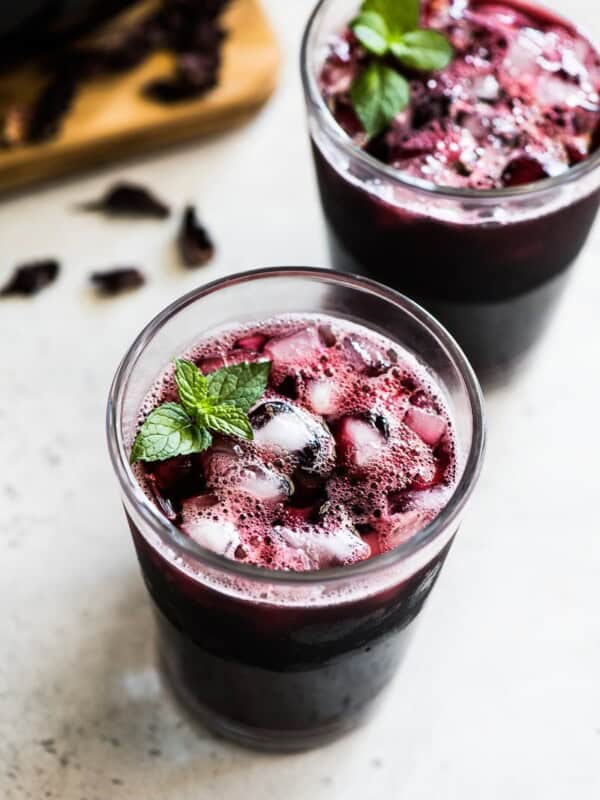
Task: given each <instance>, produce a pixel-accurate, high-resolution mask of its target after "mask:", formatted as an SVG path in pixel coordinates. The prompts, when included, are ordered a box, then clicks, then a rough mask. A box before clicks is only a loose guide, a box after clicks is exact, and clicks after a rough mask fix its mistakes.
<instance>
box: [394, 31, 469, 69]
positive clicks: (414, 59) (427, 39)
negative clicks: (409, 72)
mask: <svg viewBox="0 0 600 800" xmlns="http://www.w3.org/2000/svg"><path fill="white" fill-rule="evenodd" d="M390 50H391V51H392V53H393V54H394V55H395V56H396V58H397V59H398V60H399V61H401V62H402V63H403V64H406V66H407V67H412V68H413V69H420V70H424V71H426V72H429V71H431V70H435V69H444V67H447V66H448V64H449V63H450V62H451V61H452V56H453V54H454V50H453V49H452V45H451V44H450V42H449V41H448V40H447V39H446V37H445V36H442V34H441V33H438V32H437V31H432V30H429V29H428V30H416V31H409V32H408V33H404V34H402V36H401V37H400V38H399V39H397V40H395V41H392V42H390Z"/></svg>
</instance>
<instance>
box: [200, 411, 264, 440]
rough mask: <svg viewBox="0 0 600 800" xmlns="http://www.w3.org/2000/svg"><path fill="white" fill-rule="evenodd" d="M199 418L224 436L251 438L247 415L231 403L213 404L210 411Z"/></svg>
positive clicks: (251, 433) (252, 432) (250, 427)
mask: <svg viewBox="0 0 600 800" xmlns="http://www.w3.org/2000/svg"><path fill="white" fill-rule="evenodd" d="M199 420H200V421H201V423H202V424H203V425H206V427H207V428H210V429H211V430H213V431H217V433H224V434H225V435H226V436H238V437H239V438H240V439H253V438H254V431H253V430H252V425H251V424H250V420H249V419H248V417H247V415H246V414H245V413H244V412H243V411H242V410H241V409H239V408H236V407H235V406H233V405H229V404H223V405H218V406H214V407H213V408H212V409H210V411H206V412H203V413H201V414H200V415H199Z"/></svg>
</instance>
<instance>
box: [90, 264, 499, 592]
mask: <svg viewBox="0 0 600 800" xmlns="http://www.w3.org/2000/svg"><path fill="white" fill-rule="evenodd" d="M282 277H283V278H290V277H291V278H304V279H309V280H310V279H313V280H317V281H320V282H322V283H329V284H333V285H340V284H341V285H343V286H345V287H350V288H354V289H357V290H359V291H363V292H367V293H368V294H370V295H372V296H373V295H374V296H376V297H379V298H380V299H382V300H385V301H388V302H391V303H392V304H393V305H395V306H396V308H397V309H398V310H399V311H400V312H401V313H404V314H410V315H411V316H413V318H416V320H417V322H419V323H420V324H421V325H423V326H424V327H426V328H427V329H428V330H429V331H430V332H431V333H433V335H434V336H435V337H436V338H437V340H438V342H439V343H440V345H441V346H442V347H443V349H444V351H445V353H446V355H447V357H448V358H449V359H450V360H451V361H452V362H453V364H454V365H455V366H456V368H457V369H458V372H459V373H460V377H461V379H462V382H463V384H464V389H465V391H466V394H467V397H468V401H469V404H470V412H471V416H472V420H473V423H472V436H471V442H470V446H469V450H468V453H467V454H466V457H465V459H464V468H463V471H462V475H461V477H460V480H459V481H458V483H457V485H456V486H455V487H454V490H453V492H452V494H451V496H450V499H449V500H448V503H447V504H446V505H445V506H444V507H443V509H442V510H441V511H440V513H439V514H438V515H437V516H436V517H435V518H434V519H433V520H431V522H429V523H428V524H427V525H426V526H425V527H423V528H421V530H420V531H418V532H417V533H416V534H415V536H413V537H412V538H410V539H409V540H408V541H407V542H404V543H402V544H400V545H398V547H396V548H394V549H393V550H389V551H387V552H385V553H381V554H379V555H376V556H374V557H373V558H369V559H366V560H365V561H360V562H357V563H355V564H350V565H347V566H340V567H330V568H328V569H318V570H305V571H299V572H292V571H289V572H288V571H284V570H273V569H269V568H267V567H258V566H254V565H253V564H243V563H241V562H237V561H233V560H232V559H229V558H226V557H225V556H223V555H219V554H217V553H214V552H213V551H212V550H209V549H208V548H205V547H203V546H202V545H200V544H198V543H197V542H194V541H193V540H190V541H189V542H187V541H186V542H185V544H183V543H182V541H181V538H182V534H181V531H180V530H179V528H177V526H176V525H174V524H173V523H172V522H170V521H169V520H168V519H167V518H166V517H165V516H164V515H163V514H162V513H161V512H160V511H159V509H158V507H157V506H156V505H155V504H154V503H152V501H151V500H149V498H148V497H147V496H146V494H145V493H144V491H143V490H142V488H141V486H140V484H139V483H138V481H137V479H136V477H135V475H134V473H133V470H132V469H131V465H130V463H129V454H128V452H127V449H126V447H125V442H124V440H123V436H122V430H121V424H120V423H121V413H122V409H123V402H124V398H125V395H126V392H127V388H128V382H129V378H130V377H131V374H132V372H133V370H134V368H135V366H136V364H137V362H138V360H139V358H140V357H141V355H142V353H143V352H144V350H145V348H146V347H147V345H149V344H150V342H151V341H152V340H153V338H154V336H155V334H157V333H158V332H159V331H160V329H161V328H162V326H163V325H164V324H165V323H167V322H168V321H169V320H170V319H171V318H172V317H174V316H175V315H176V314H177V313H178V312H180V311H182V310H183V309H185V308H186V307H187V306H189V305H191V304H193V303H195V302H196V301H198V300H201V299H202V298H204V297H207V296H209V295H212V294H215V293H216V292H219V291H220V290H221V289H225V288H228V287H230V286H235V285H238V284H243V283H248V282H252V281H257V280H261V279H265V278H266V279H270V278H282ZM106 436H107V441H108V449H109V454H110V459H111V463H112V466H113V469H114V471H115V473H116V474H117V478H118V480H119V484H120V487H121V490H122V492H123V495H124V496H125V497H126V498H127V500H128V501H129V502H130V503H131V504H132V505H133V506H134V507H135V508H136V510H137V511H138V513H139V514H140V516H141V517H142V519H143V520H144V522H145V523H146V524H148V525H149V526H150V528H151V529H153V530H154V532H156V533H158V534H159V536H160V534H161V533H162V534H163V536H162V537H161V538H162V539H165V538H166V539H167V541H168V542H169V543H170V545H171V546H172V547H173V548H174V549H175V550H184V551H185V552H186V553H188V554H191V555H193V557H194V558H196V559H198V560H199V561H200V562H201V563H204V564H205V565H208V566H209V567H212V568H214V569H218V570H219V571H221V572H224V573H227V574H235V575H237V576H240V577H243V578H247V579H251V580H252V581H254V582H262V583H277V584H279V585H281V584H289V585H298V584H310V583H326V582H332V581H341V580H347V579H348V578H352V577H357V576H362V575H366V574H370V573H373V572H378V571H381V570H384V569H386V568H387V567H389V566H392V565H395V564H397V563H400V562H402V561H403V560H407V559H408V558H410V557H411V556H413V555H415V554H417V553H418V552H420V551H421V550H422V549H423V548H425V547H426V546H427V545H429V544H430V543H432V542H433V541H435V540H436V539H437V537H438V535H440V534H442V533H443V532H444V531H445V530H446V529H447V527H448V526H449V525H451V524H452V522H453V521H455V520H456V519H457V518H458V517H459V514H460V512H461V511H462V509H463V507H464V505H465V504H466V502H467V500H468V499H469V497H470V496H471V493H472V491H473V489H474V487H475V484H476V483H477V479H478V477H479V474H480V471H481V465H482V459H483V454H484V450H485V413H484V404H483V395H482V391H481V387H480V386H479V382H478V380H477V378H476V376H475V373H474V371H473V368H472V367H471V365H470V363H469V362H468V360H467V357H466V356H465V354H464V353H463V351H462V350H461V348H460V347H459V345H458V344H457V343H456V341H455V340H454V338H453V337H452V336H451V335H450V334H449V333H448V332H447V331H446V329H445V328H444V327H443V326H442V325H441V324H440V323H439V322H438V321H437V320H436V319H435V318H434V317H433V316H432V315H431V314H429V313H428V312H427V311H425V309H423V308H421V306H419V305H418V304H417V303H415V302H414V301H412V300H410V299H409V298H407V297H405V296H404V295H402V294H400V293H399V292H396V291H395V290H394V289H390V288H388V287H387V286H383V285H382V284H380V283H377V282H376V281H373V280H371V279H369V278H364V277H357V276H353V275H347V274H345V273H340V272H336V271H335V270H331V269H326V268H319V267H294V266H287V267H263V268H257V269H252V270H248V271H244V272H237V273H235V274H232V275H227V276H225V277H222V278H218V279H216V280H214V281H211V282H210V283H207V284H203V285H202V286H200V287H198V288H196V289H193V290H192V291H190V292H187V293H186V294H184V295H182V296H181V297H179V298H178V299H177V300H175V301H173V302H172V303H170V304H169V305H168V306H167V307H166V308H164V309H163V310H162V311H161V312H159V313H158V314H157V315H156V316H155V317H154V318H153V319H152V320H150V322H149V323H148V324H147V325H145V327H144V328H143V329H142V331H141V332H140V333H139V334H138V336H137V337H136V338H135V340H134V342H133V344H132V345H131V346H130V347H129V349H128V350H127V352H126V353H125V356H124V357H123V359H122V360H121V363H120V364H119V366H118V368H117V371H116V373H115V376H114V378H113V381H112V384H111V388H110V392H109V396H108V403H107V410H106Z"/></svg>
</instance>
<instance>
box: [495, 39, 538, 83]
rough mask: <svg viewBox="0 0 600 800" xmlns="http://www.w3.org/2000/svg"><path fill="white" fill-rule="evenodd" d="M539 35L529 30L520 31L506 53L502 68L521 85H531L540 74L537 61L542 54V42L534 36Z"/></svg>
mask: <svg viewBox="0 0 600 800" xmlns="http://www.w3.org/2000/svg"><path fill="white" fill-rule="evenodd" d="M539 33H540V32H539V31H534V30H532V29H531V28H525V29H523V30H521V31H520V32H519V34H518V36H517V37H516V38H515V39H514V40H513V42H512V43H511V45H510V47H509V48H508V50H507V52H506V56H505V59H504V68H505V69H506V71H507V72H508V73H509V75H511V76H512V77H513V78H516V79H517V80H519V81H521V82H522V83H533V81H534V80H535V76H536V75H538V74H539V72H540V68H539V66H538V63H537V60H538V58H539V56H540V55H541V54H542V42H541V41H540V38H539V36H535V35H534V34H539ZM542 36H543V34H542Z"/></svg>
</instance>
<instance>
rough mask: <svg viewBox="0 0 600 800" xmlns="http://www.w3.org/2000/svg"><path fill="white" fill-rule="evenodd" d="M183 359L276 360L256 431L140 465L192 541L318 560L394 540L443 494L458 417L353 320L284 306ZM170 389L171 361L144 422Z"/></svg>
mask: <svg viewBox="0 0 600 800" xmlns="http://www.w3.org/2000/svg"><path fill="white" fill-rule="evenodd" d="M183 357H185V358H188V359H190V360H193V361H194V362H195V363H196V364H197V365H198V366H199V368H200V369H201V370H202V371H203V372H205V373H208V372H210V371H212V370H214V369H218V368H219V367H221V366H224V365H227V364H232V363H239V361H240V360H243V361H255V360H260V359H268V360H269V361H271V371H270V378H269V386H268V388H267V390H266V392H265V394H264V396H263V397H262V398H261V400H260V401H259V402H258V403H257V404H256V405H255V407H254V408H252V409H251V410H250V420H251V422H252V426H253V429H254V437H255V438H254V441H252V442H246V441H241V440H237V439H233V438H228V437H223V436H215V437H214V442H213V445H212V446H211V447H210V448H209V449H208V450H206V451H204V452H203V453H200V454H197V455H193V456H179V457H177V458H174V459H168V460H167V461H164V462H158V463H149V464H146V465H142V464H137V465H136V466H135V471H136V475H137V477H138V480H139V481H140V483H141V485H142V486H143V487H144V488H145V490H146V492H147V493H148V496H149V497H151V498H152V499H153V501H154V502H156V503H157V505H158V506H159V508H160V509H161V510H162V511H163V513H165V515H166V516H168V517H169V519H171V521H173V522H174V523H175V524H176V525H177V526H178V527H179V528H180V529H181V531H183V533H184V534H185V535H187V536H189V537H190V539H192V540H193V541H195V542H196V543H198V544H200V545H202V546H204V547H207V548H208V549H210V550H212V551H213V552H216V553H219V554H220V555H223V556H225V557H227V558H231V559H235V560H238V561H240V562H243V563H249V564H254V565H257V566H263V567H268V568H270V569H278V570H309V569H323V568H327V567H333V566H340V565H346V564H352V563H355V562H358V561H362V560H364V559H367V558H369V557H372V556H374V555H377V554H379V553H382V552H385V551H386V550H390V549H393V548H394V547H397V546H398V544H400V543H402V542H404V541H406V540H407V539H408V538H410V537H411V536H413V535H414V534H415V533H416V532H417V531H418V530H420V529H421V528H423V527H424V526H425V525H426V524H427V523H428V522H430V521H431V520H432V519H433V518H434V517H435V516H437V514H438V513H439V512H440V511H441V509H442V508H443V507H444V506H445V504H446V503H447V501H448V499H449V497H450V495H451V493H452V490H453V488H454V485H455V482H456V471H457V469H456V452H455V439H454V431H453V424H452V419H451V416H450V413H449V410H448V407H447V405H446V402H445V400H444V398H443V395H442V392H441V391H440V389H439V387H436V385H435V383H434V382H433V380H432V378H431V376H430V375H429V374H428V372H427V371H426V370H425V368H423V367H422V366H420V365H419V364H418V363H417V362H416V360H415V359H414V358H413V357H412V356H411V355H410V354H409V353H408V352H406V351H404V350H403V349H402V348H401V347H400V346H399V345H398V344H396V343H395V342H392V341H391V340H389V339H386V338H384V337H383V336H380V335H379V334H376V333H375V332H373V331H371V330H368V329H366V328H364V327H362V326H359V325H356V324H353V323H350V322H347V321H343V320H339V319H335V318H331V317H325V316H316V315H310V316H309V315H306V316H298V315H288V316H281V317H276V318H272V319H268V320H265V321H263V322H261V323H253V324H250V325H246V326H238V327H235V328H233V327H232V328H227V329H220V330H219V331H218V332H215V333H213V334H212V335H208V336H205V337H203V339H202V340H201V341H200V342H198V343H197V344H196V345H195V346H194V347H192V348H191V349H190V350H188V351H187V352H186V353H184V354H183ZM174 399H177V393H176V389H175V385H174V377H173V367H172V365H170V366H169V367H168V368H167V369H166V370H165V372H164V373H163V374H162V375H161V376H160V377H159V378H158V380H157V381H156V382H155V384H154V386H153V387H152V390H151V391H150V392H149V394H148V395H147V397H146V399H145V401H144V403H143V406H142V408H141V411H140V422H141V421H142V420H143V419H145V417H146V416H147V415H148V414H149V413H150V411H152V410H153V408H155V407H156V406H157V405H159V404H160V403H162V402H165V401H167V400H174Z"/></svg>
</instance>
